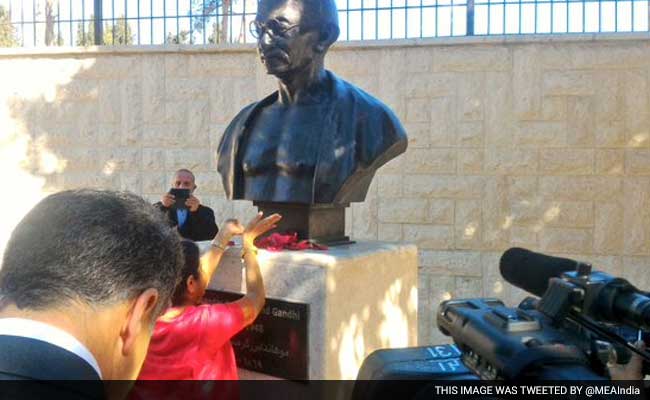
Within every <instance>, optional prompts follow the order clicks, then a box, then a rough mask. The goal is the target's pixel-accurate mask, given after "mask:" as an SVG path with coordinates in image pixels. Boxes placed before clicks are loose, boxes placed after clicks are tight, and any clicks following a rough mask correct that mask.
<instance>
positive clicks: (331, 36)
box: [316, 24, 340, 53]
mask: <svg viewBox="0 0 650 400" xmlns="http://www.w3.org/2000/svg"><path fill="white" fill-rule="evenodd" d="M339 33H340V30H339V27H338V26H336V25H334V24H327V25H325V26H324V27H323V28H322V29H321V30H320V37H319V38H318V43H317V44H316V51H317V52H319V53H325V52H326V51H327V49H329V47H330V46H331V45H332V44H333V43H334V42H336V39H338V38H339Z"/></svg>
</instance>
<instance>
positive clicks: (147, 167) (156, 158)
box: [142, 147, 171, 179]
mask: <svg viewBox="0 0 650 400" xmlns="http://www.w3.org/2000/svg"><path fill="white" fill-rule="evenodd" d="M142 169H143V170H144V171H165V170H167V169H168V168H166V167H165V150H164V149H161V148H158V147H156V148H144V149H142ZM170 179H171V177H170Z"/></svg>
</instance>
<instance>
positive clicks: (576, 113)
mask: <svg viewBox="0 0 650 400" xmlns="http://www.w3.org/2000/svg"><path fill="white" fill-rule="evenodd" d="M593 104H594V100H593V97H571V98H569V100H568V107H567V108H568V118H567V144H568V145H570V146H578V147H592V146H593V145H594V142H595V134H594V121H595V118H594V116H595V115H598V114H595V113H594V106H593Z"/></svg>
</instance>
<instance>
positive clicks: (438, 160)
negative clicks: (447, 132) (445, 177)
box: [405, 148, 456, 174]
mask: <svg viewBox="0 0 650 400" xmlns="http://www.w3.org/2000/svg"><path fill="white" fill-rule="evenodd" d="M405 157H406V160H405V166H406V170H405V172H406V173H409V174H453V173H455V172H456V150H455V149H436V148H431V149H410V150H408V151H407V152H406V154H405Z"/></svg>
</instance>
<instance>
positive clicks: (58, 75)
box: [0, 51, 257, 250]
mask: <svg viewBox="0 0 650 400" xmlns="http://www.w3.org/2000/svg"><path fill="white" fill-rule="evenodd" d="M254 57H255V55H254V54H253V53H250V55H249V54H220V53H205V54H203V53H200V54H174V53H165V54H156V53H141V54H136V53H133V54H125V55H121V54H114V53H96V54H95V53H92V51H89V52H88V53H82V54H63V53H62V54H55V55H50V56H48V55H45V56H38V57H37V56H6V57H0V73H1V74H2V76H3V77H5V78H6V79H3V83H2V85H0V167H1V168H2V171H3V176H5V185H9V186H11V189H12V192H11V195H9V196H7V195H5V196H2V198H1V199H0V207H2V209H3V210H11V212H10V213H6V216H5V218H4V219H3V224H2V227H1V228H0V250H3V249H4V246H5V243H6V241H7V240H8V238H9V236H10V234H11V231H12V229H13V227H14V226H15V225H16V224H17V223H18V222H19V221H20V219H21V218H22V216H23V215H24V214H25V213H26V212H27V211H29V209H31V207H33V205H34V204H36V203H37V202H38V201H39V200H40V199H41V198H43V197H44V196H46V195H47V194H49V193H52V192H55V191H60V190H64V189H74V188H80V187H94V188H105V189H113V190H129V191H132V192H134V193H137V194H140V195H143V196H144V197H145V198H148V199H149V200H151V201H157V200H158V199H159V197H160V195H161V194H162V193H164V192H165V191H167V190H168V189H169V181H170V177H171V174H172V172H173V171H175V170H177V169H179V168H190V169H192V170H193V171H195V173H196V174H197V180H198V181H199V182H200V186H199V190H198V192H197V195H198V196H199V197H200V198H201V200H202V202H203V203H204V204H208V205H210V206H211V207H213V209H214V210H215V212H216V214H217V215H218V218H221V217H222V216H223V218H226V216H227V217H231V216H232V215H233V214H234V213H240V214H245V215H250V214H251V209H252V207H251V206H249V205H247V204H234V205H233V203H232V202H228V201H226V200H225V196H224V194H223V189H222V187H221V183H220V181H219V179H218V177H217V174H216V173H215V172H214V171H216V160H215V150H216V146H217V145H218V141H219V139H220V135H221V133H222V132H223V130H224V128H225V125H226V124H227V123H228V121H230V119H232V118H233V117H234V114H235V113H236V112H237V111H238V110H239V109H241V108H243V107H244V106H245V105H246V104H248V103H250V102H251V101H252V100H253V99H254V98H256V97H257V93H256V87H257V78H256V73H255V69H254V65H255V64H254V62H255V58H254ZM224 90H226V91H227V92H228V93H231V95H229V96H223V93H224Z"/></svg>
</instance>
